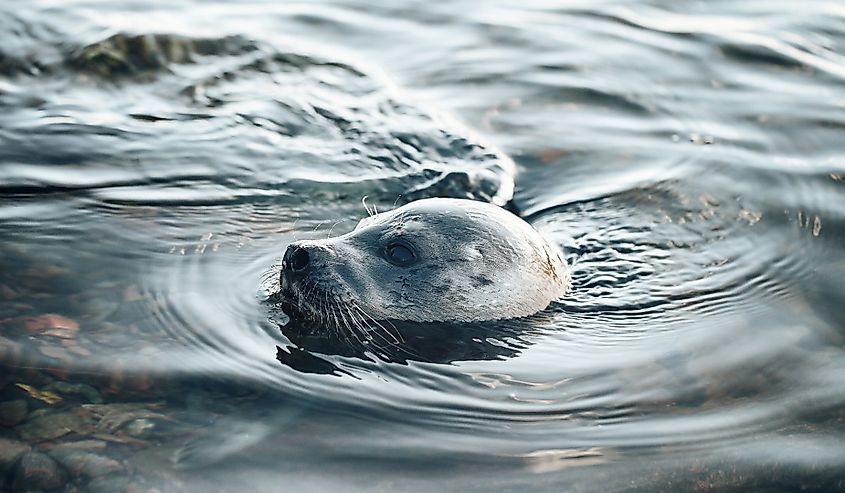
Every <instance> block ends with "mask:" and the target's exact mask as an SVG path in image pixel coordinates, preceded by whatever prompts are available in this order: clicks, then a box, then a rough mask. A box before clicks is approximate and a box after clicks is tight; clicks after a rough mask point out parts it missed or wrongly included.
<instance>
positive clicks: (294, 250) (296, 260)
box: [282, 243, 312, 277]
mask: <svg viewBox="0 0 845 493" xmlns="http://www.w3.org/2000/svg"><path fill="white" fill-rule="evenodd" d="M282 260H283V261H282V264H283V265H282V273H283V274H284V273H287V274H288V275H294V274H295V275H296V276H297V277H298V276H301V275H303V274H305V273H306V272H307V271H308V267H309V266H310V265H311V264H312V258H311V253H309V247H308V246H306V245H302V244H298V243H294V244H292V245H290V246H288V249H287V250H286V251H285V256H284V257H283V259H282Z"/></svg>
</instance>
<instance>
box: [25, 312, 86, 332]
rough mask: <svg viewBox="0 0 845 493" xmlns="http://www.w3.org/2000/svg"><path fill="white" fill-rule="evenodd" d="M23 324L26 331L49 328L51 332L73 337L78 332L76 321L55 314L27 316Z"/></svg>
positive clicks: (43, 330) (39, 330) (41, 330)
mask: <svg viewBox="0 0 845 493" xmlns="http://www.w3.org/2000/svg"><path fill="white" fill-rule="evenodd" d="M24 326H25V327H26V330H27V331H29V332H31V333H35V334H37V333H41V332H45V331H47V330H51V331H53V332H52V333H53V334H55V333H57V332H58V333H64V334H65V337H74V336H75V334H76V333H77V332H79V324H78V323H77V322H76V321H74V320H71V319H69V318H67V317H63V316H61V315H55V314H48V315H40V316H38V317H27V318H26V319H25V320H24Z"/></svg>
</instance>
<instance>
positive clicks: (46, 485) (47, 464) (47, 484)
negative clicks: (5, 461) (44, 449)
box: [11, 452, 66, 491]
mask: <svg viewBox="0 0 845 493" xmlns="http://www.w3.org/2000/svg"><path fill="white" fill-rule="evenodd" d="M65 481H66V478H65V474H64V473H63V472H62V470H61V468H60V467H59V465H58V464H57V463H56V461H54V460H53V459H52V458H51V457H50V456H48V455H46V454H42V453H41V452H28V453H26V454H24V455H23V457H21V459H20V462H19V463H18V466H17V468H16V469H15V471H14V473H13V475H12V482H11V486H12V490H13V491H30V490H53V489H57V488H60V487H61V486H63V485H64V484H65Z"/></svg>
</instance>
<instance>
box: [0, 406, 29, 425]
mask: <svg viewBox="0 0 845 493" xmlns="http://www.w3.org/2000/svg"><path fill="white" fill-rule="evenodd" d="M26 413H27V405H26V401H25V400H22V399H17V400H14V401H6V402H0V426H6V427H12V426H16V425H18V424H20V423H22V422H23V420H24V419H26Z"/></svg>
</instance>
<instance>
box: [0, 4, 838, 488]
mask: <svg viewBox="0 0 845 493" xmlns="http://www.w3.org/2000/svg"><path fill="white" fill-rule="evenodd" d="M0 13H2V15H0V34H1V35H2V38H0V39H3V40H4V43H3V46H2V47H0V106H2V111H0V238H2V243H0V266H2V267H0V349H2V356H0V361H2V363H3V368H4V371H5V372H6V376H4V377H2V378H0V387H2V388H1V389H0V396H2V398H0V401H13V400H25V401H26V402H27V414H26V416H25V417H24V418H22V420H21V421H20V422H19V423H16V424H14V425H9V426H4V427H3V428H0V439H8V440H14V441H16V442H18V441H21V442H26V443H28V444H32V445H34V446H35V447H36V450H52V449H51V447H56V446H57V445H60V444H67V443H76V442H78V441H81V440H86V439H87V440H102V441H103V443H104V446H103V447H101V448H97V449H96V454H98V456H100V457H111V458H114V459H115V460H118V461H119V462H120V464H121V468H120V469H119V471H118V472H114V471H112V472H110V473H109V474H104V475H98V476H97V477H96V478H95V479H91V478H90V477H86V476H84V475H74V474H69V475H68V478H66V480H65V481H64V482H62V486H60V487H59V489H60V490H61V489H71V488H72V487H74V486H77V487H82V488H90V489H92V490H94V489H96V488H95V487H100V488H103V489H104V490H112V491H115V490H116V489H119V488H124V487H126V488H128V487H129V486H127V485H128V484H131V485H136V486H138V485H140V487H143V488H158V489H159V490H161V491H209V490H215V491H243V490H244V489H247V488H252V489H253V490H256V491H276V490H278V489H279V488H285V489H294V488H295V489H298V490H303V491H326V490H328V489H329V488H333V489H338V490H343V491H345V490H380V489H381V490H402V491H408V490H410V491H430V490H432V489H443V490H447V491H491V490H492V491H515V490H525V489H526V488H529V489H531V490H532V491H534V490H539V491H546V490H547V491H561V490H566V491H597V490H598V491H649V492H650V491H679V490H695V491H794V490H797V489H803V490H808V491H832V490H837V489H843V488H845V484H843V482H842V481H843V479H842V478H843V477H845V474H844V473H845V449H843V447H842V441H843V439H845V436H843V425H842V423H843V419H845V414H843V411H842V409H843V404H845V353H843V345H844V344H845V333H843V326H842V320H843V319H845V318H843V315H845V313H843V309H842V306H843V303H845V298H843V293H845V285H843V279H845V263H843V261H842V258H844V257H843V244H845V242H843V239H845V223H844V221H845V198H843V188H842V187H843V184H842V181H843V178H845V166H843V162H842V156H843V155H845V144H843V140H842V132H843V128H845V116H844V115H845V111H843V110H845V107H844V106H845V97H843V96H845V93H843V78H845V63H843V62H845V60H843V56H842V53H843V49H845V8H843V7H842V6H841V5H839V4H837V3H834V2H822V1H812V2H801V3H800V4H799V3H795V2H771V1H767V2H761V1H751V2H743V3H742V4H741V5H740V4H736V3H734V2H706V3H704V2H693V3H685V4H683V5H678V4H675V3H671V2H641V1H636V2H635V1H629V2H577V1H570V2H545V1H528V2H525V1H523V2H512V1H510V0H501V1H491V2H487V3H485V4H484V5H483V6H480V5H478V4H477V3H475V2H457V3H455V2H452V3H448V4H443V5H440V4H432V3H431V2H413V1H410V2H401V3H395V2H357V1H321V2H313V3H301V4H277V3H274V2H260V1H257V2H201V3H200V2H195V1H181V2H175V3H174V2H132V1H124V2H102V1H93V0H92V1H75V2H53V1H35V2H29V3H26V4H23V3H14V4H11V5H4V6H2V7H0ZM441 195H447V196H462V197H469V198H475V199H478V200H487V201H493V202H495V203H499V204H504V203H506V202H508V201H510V199H511V198H512V199H513V200H512V201H510V207H512V208H513V209H514V210H516V211H518V212H519V214H520V215H522V216H523V217H524V218H526V220H528V221H529V222H531V223H532V224H533V225H534V226H535V227H536V228H537V229H538V230H540V231H541V232H542V233H543V234H544V235H546V236H547V237H548V238H549V239H550V240H551V241H553V242H554V243H556V244H558V245H559V246H561V247H562V248H564V249H565V250H566V252H567V253H566V255H567V258H568V260H569V262H570V263H571V265H572V268H573V291H572V293H571V294H570V295H569V296H567V297H565V298H564V299H562V300H560V301H559V302H556V303H554V304H552V306H550V307H549V308H548V309H547V310H546V311H545V312H543V313H541V314H538V315H537V316H535V317H530V318H528V319H525V320H520V321H509V322H503V323H490V324H482V326H477V327H463V328H456V329H455V332H449V330H446V328H442V327H441V328H432V329H431V332H425V330H423V331H422V332H419V330H420V328H419V327H417V328H407V330H412V329H414V330H416V332H414V333H413V334H415V335H412V336H409V337H408V340H409V341H410V340H413V341H417V343H419V346H417V347H416V348H415V349H414V350H413V351H412V353H413V354H411V353H407V352H406V353H403V354H400V355H397V353H396V352H395V351H393V350H391V349H390V345H389V344H386V345H385V347H386V348H387V349H385V348H379V347H375V346H374V347H373V349H372V350H371V351H368V352H367V353H366V354H362V353H350V352H348V351H344V350H343V349H342V348H332V347H331V346H330V345H329V346H326V345H320V344H317V343H315V342H314V341H309V340H299V339H296V338H292V337H289V336H290V334H287V335H286V334H285V333H284V332H283V330H282V329H281V328H280V325H282V324H284V323H285V318H284V316H283V315H282V314H280V313H279V312H278V310H275V309H274V307H273V306H272V303H269V302H267V301H266V300H265V297H266V296H267V295H268V294H269V293H270V292H272V290H273V288H274V275H273V274H274V272H275V271H274V269H277V264H278V260H279V258H280V257H281V255H282V253H283V251H284V248H285V246H286V245H287V244H288V243H290V242H291V241H294V240H295V239H302V238H320V237H326V236H330V235H338V234H341V233H344V232H347V231H349V230H351V229H352V228H353V227H354V225H355V224H356V222H357V221H358V220H359V219H361V218H362V217H364V216H365V215H366V212H365V210H364V207H363V206H362V204H361V200H362V198H363V197H365V196H366V197H367V202H368V204H370V205H375V206H376V207H378V208H379V210H386V209H390V208H391V207H394V206H395V205H397V204H400V203H403V202H406V201H409V200H413V199H416V198H421V197H426V196H441ZM503 295H507V294H506V293H503ZM45 317H46V318H45ZM74 324H77V326H78V330H76V329H73V325H74ZM406 336H407V334H406ZM394 349H395V348H394ZM62 382H64V383H70V384H72V385H79V384H85V385H89V386H90V388H91V389H92V390H94V393H93V394H92V393H91V392H87V395H84V394H79V393H76V394H74V393H73V392H71V391H70V390H69V389H70V387H67V386H63V385H61V383H62ZM16 384H24V385H29V386H30V387H31V388H32V389H35V390H36V391H47V392H52V393H54V394H56V395H58V396H59V397H61V398H62V400H61V402H58V403H53V404H49V403H46V402H43V400H39V399H38V398H37V397H33V396H34V395H36V396H37V394H34V393H33V392H31V391H25V390H22V387H20V386H18V385H16ZM75 388H76V389H77V390H78V389H79V388H83V387H75ZM42 397H43V396H42ZM96 400H103V401H104V403H105V404H104V405H116V404H124V403H131V404H132V405H134V406H136V407H134V408H132V411H131V412H132V413H135V414H132V415H128V414H127V413H128V412H129V411H126V408H120V409H122V410H121V411H120V412H117V413H116V415H118V416H121V417H120V418H113V419H112V421H111V423H112V424H114V423H117V425H115V426H106V425H105V424H104V422H103V419H101V417H98V416H100V415H99V414H97V413H98V412H100V411H97V410H98V409H99V408H92V407H91V406H92V405H99V404H97V403H95V402H94V401H96ZM86 406H88V407H86ZM92 409H94V411H93V417H92V414H91V413H92V411H91V410H92ZM108 409H118V408H108ZM139 409H141V410H142V411H139ZM80 410H82V411H80ZM83 411H84V412H83ZM62 413H65V414H62ZM74 413H76V414H74ZM80 413H82V414H84V418H80V419H83V421H84V422H85V424H86V425H85V426H81V425H80V426H78V427H76V428H73V429H72V430H71V431H70V432H65V433H64V434H62V435H60V436H57V437H55V436H51V435H50V434H49V433H45V432H44V431H43V429H44V427H45V426H46V425H41V424H40V423H41V421H43V420H44V418H42V417H43V416H47V417H48V419H49V418H50V417H51V416H52V417H55V416H59V415H74V416H78V415H80ZM145 413H146V414H145ZM151 413H152V414H151ZM97 419H99V421H97ZM139 420H142V422H141V424H138V421H139ZM143 420H146V421H143ZM32 423H38V425H37V426H33V425H32ZM147 425H149V426H147ZM133 426H134V428H133ZM127 427H129V428H127ZM33 430H35V431H33ZM95 432H96V433H95ZM33 433H34V434H33ZM38 433H41V434H40V435H39V434H38ZM3 467H7V466H5V465H4V466H3ZM16 467H20V464H19V463H16V464H11V465H8V468H7V470H4V471H2V472H3V474H4V475H5V476H4V480H5V481H6V482H7V483H6V484H7V485H11V484H13V483H14V481H15V477H16V476H15V475H16V474H18V473H17V472H16V471H17V470H16V469H15V468H16ZM63 467H65V466H63ZM108 481H112V482H111V483H109V482H108Z"/></svg>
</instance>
